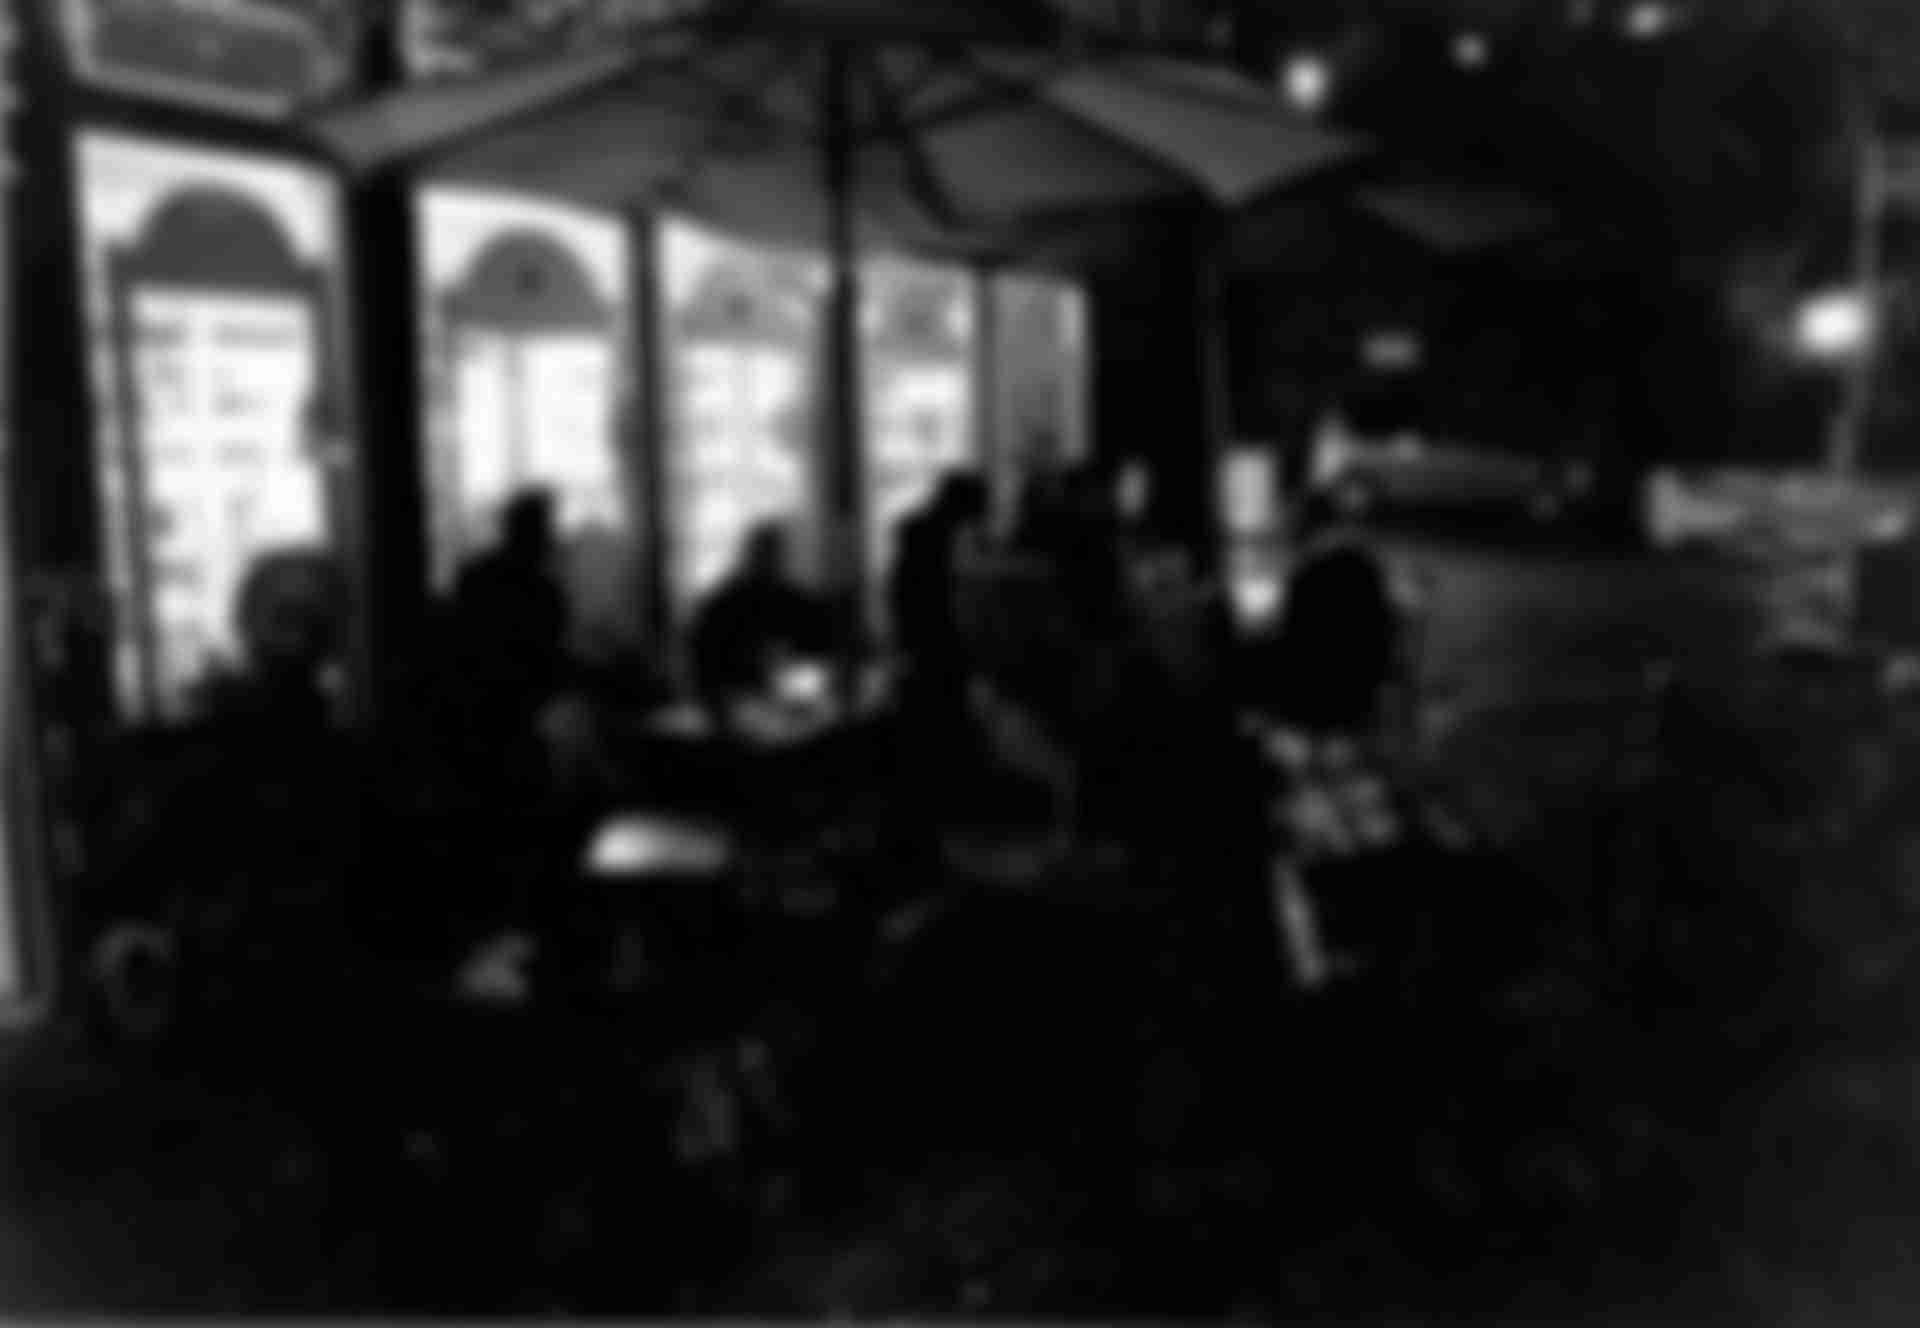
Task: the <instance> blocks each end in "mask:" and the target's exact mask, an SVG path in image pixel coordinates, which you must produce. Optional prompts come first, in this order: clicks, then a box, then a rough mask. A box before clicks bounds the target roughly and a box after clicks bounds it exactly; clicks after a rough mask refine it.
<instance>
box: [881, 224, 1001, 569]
mask: <svg viewBox="0 0 1920 1328" xmlns="http://www.w3.org/2000/svg"><path fill="white" fill-rule="evenodd" d="M862 290H863V292H864V294H865V298H866V303H867V309H866V316H865V318H864V319H863V331H864V334H865V343H866V344H865V346H864V348H863V349H864V351H865V355H866V363H865V366H864V369H865V377H864V378H863V380H862V381H863V383H864V385H865V388H866V393H867V425H866V428H867V436H866V446H867V464H866V467H865V473H866V477H867V500H866V504H865V509H866V521H867V534H866V548H867V558H868V574H869V576H870V578H872V579H871V581H870V582H869V584H871V585H876V586H877V585H879V584H881V583H882V582H883V579H884V577H885V576H886V573H887V569H888V568H890V567H892V565H893V543H894V540H893V536H894V532H895V530H896V528H897V527H898V525H899V523H900V522H901V521H902V520H904V519H905V518H907V517H908V516H911V515H912V514H913V512H914V511H915V510H916V509H917V508H919V507H920V505H921V504H922V503H924V502H925V501H926V500H927V498H928V497H929V496H930V495H931V494H932V492H933V490H934V488H935V487H936V486H937V485H938V484H939V481H940V478H941V476H942V475H944V474H946V473H947V472H948V471H950V470H954V469H960V468H975V467H978V466H980V465H981V464H982V462H983V460H984V458H982V457H981V456H980V449H979V431H978V428H977V426H976V423H975V414H974V412H975V405H976V403H975V401H974V382H975V380H974V371H973V365H974V357H975V354H976V353H977V345H976V340H975V327H974V305H973V283H972V282H971V281H970V280H969V278H968V275H967V273H966V272H965V271H964V270H961V269H952V268H939V267H931V266H925V265H920V264H908V263H898V262H888V263H874V264H872V265H871V267H870V268H869V269H868V271H867V273H866V277H865V281H864V283H863V285H862Z"/></svg>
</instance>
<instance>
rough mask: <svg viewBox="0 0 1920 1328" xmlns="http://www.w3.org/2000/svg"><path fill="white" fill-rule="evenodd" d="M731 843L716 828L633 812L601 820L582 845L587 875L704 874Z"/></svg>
mask: <svg viewBox="0 0 1920 1328" xmlns="http://www.w3.org/2000/svg"><path fill="white" fill-rule="evenodd" d="M733 851H734V848H733V842H732V840H730V839H729V838H728V837H727V836H726V835H725V834H723V833H721V832H720V831H718V830H714V829H711V828H709V827H706V826H702V825H699V824H696V823H694V822H691V821H681V820H677V819H674V818H671V817H665V816H659V815H650V814H646V813H633V814H630V815H626V816H617V817H615V818H614V819H612V820H610V821H607V822H606V823H604V824H602V825H601V827H600V828H599V830H598V831H596V832H595V834H594V836H593V839H592V841H591V842H590V843H589V844H588V845H587V860H586V870H587V873H588V874H589V875H593V876H647V875H656V874H657V875H689V876H693V875H704V874H707V873H710V872H718V871H722V870H724V869H725V868H726V867H727V866H728V864H730V863H731V862H732V861H733Z"/></svg>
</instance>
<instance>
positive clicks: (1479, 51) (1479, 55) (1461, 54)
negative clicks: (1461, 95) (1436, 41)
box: [1453, 32, 1493, 70]
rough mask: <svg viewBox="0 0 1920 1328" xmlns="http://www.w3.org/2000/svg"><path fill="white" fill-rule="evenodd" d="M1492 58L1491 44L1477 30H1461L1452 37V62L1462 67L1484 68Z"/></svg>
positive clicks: (1470, 68)
mask: <svg viewBox="0 0 1920 1328" xmlns="http://www.w3.org/2000/svg"><path fill="white" fill-rule="evenodd" d="M1492 58H1493V48H1492V46H1490V45H1489V44H1488V43H1487V39H1486V38H1485V37H1483V36H1482V35H1481V34H1479V33H1477V32H1463V33H1461V34H1460V35H1459V36H1457V37H1455V38H1454V39H1453V62H1454V63H1455V64H1457V65H1459V66H1460V67H1461V68H1462V69H1469V70H1472V69H1485V68H1486V67H1487V64H1488V62H1489V61H1490V60H1492Z"/></svg>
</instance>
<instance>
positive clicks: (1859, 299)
mask: <svg viewBox="0 0 1920 1328" xmlns="http://www.w3.org/2000/svg"><path fill="white" fill-rule="evenodd" d="M1873 322H1874V320H1873V309H1872V307H1871V306H1870V304H1869V303H1868V301H1867V299H1866V297H1865V296H1863V295H1862V294H1860V292H1858V291H1831V292H1828V293H1827V294H1824V295H1817V296H1815V297H1813V298H1812V299H1810V300H1808V301H1807V302H1806V303H1805V304H1804V305H1802V306H1801V308H1800V318H1799V322H1798V324H1797V326H1796V328H1795V336H1794V339H1795V341H1796V342H1797V343H1798V344H1799V347H1800V349H1801V351H1802V352H1803V353H1805V354H1807V355H1810V356H1813V357H1814V358H1816V359H1823V360H1838V359H1846V358H1848V357H1850V356H1853V355H1857V354H1859V353H1860V352H1861V351H1863V350H1865V349H1866V347H1867V344H1868V343H1869V342H1870V341H1872V339H1873V333H1874V326H1873Z"/></svg>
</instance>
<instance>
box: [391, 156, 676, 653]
mask: <svg viewBox="0 0 1920 1328" xmlns="http://www.w3.org/2000/svg"><path fill="white" fill-rule="evenodd" d="M417 224H418V226H419V229H420V246H419V249H420V254H421V268H422V270H421V281H422V284H423V287H424V296H425V298H424V299H423V300H422V301H421V310H422V332H423V353H424V354H425V356H426V381H427V384H428V392H427V401H428V406H427V422H426V423H427V455H428V468H427V469H428V492H429V499H428V502H429V509H430V517H429V523H430V530H431V553H432V567H433V576H434V582H435V585H436V587H437V588H439V589H441V590H445V589H447V588H448V587H450V586H451V584H452V582H453V579H454V576H455V574H456V572H457V571H458V570H459V567H460V566H461V564H462V563H464V562H465V561H466V560H468V559H470V558H472V557H474V556H476V555H478V554H480V553H483V552H485V551H486V550H487V549H488V548H489V547H491V546H492V545H493V543H494V542H495V540H496V539H497V537H498V534H499V522H500V516H501V513H502V511H503V509H504V507H505V504H506V502H507V500H508V499H509V498H510V497H511V496H513V495H514V494H515V493H517V492H520V491H522V490H525V489H529V488H539V489H545V490H547V491H548V492H550V493H551V494H552V495H553V496H554V498H555V500H556V501H555V509H556V516H557V523H558V526H559V531H560V535H561V538H562V541H563V544H564V545H565V547H566V549H567V551H568V554H569V559H568V570H569V579H570V581H571V582H572V585H571V589H572V592H573V593H572V600H573V606H574V616H575V620H576V628H577V629H578V630H579V631H580V632H582V633H584V634H586V635H587V636H589V637H597V638H599V639H602V640H605V639H608V638H612V639H614V640H617V641H628V640H632V639H634V638H635V637H636V636H637V634H638V632H639V630H640V624H639V613H640V608H641V604H642V599H643V597H642V595H641V592H640V589H639V586H638V578H639V575H640V535H641V523H640V521H639V519H638V512H639V502H638V498H637V479H636V474H637V470H636V466H635V464H634V463H633V461H632V459H631V456H630V451H629V449H628V447H627V446H626V440H625V438H624V428H625V426H624V421H625V420H627V419H628V418H630V417H631V416H630V412H631V411H632V409H633V406H632V393H633V390H634V385H633V379H632V374H631V372H630V369H629V366H630V364H631V357H630V356H629V355H628V354H626V352H625V347H626V346H627V344H628V342H629V326H630V323H631V314H630V312H629V309H628V307H627V306H628V294H627V293H628V290H629V283H630V274H629V267H630V262H629V255H628V251H627V232H626V229H625V227H624V226H623V225H622V224H621V223H620V222H618V221H616V220H614V219H612V218H609V217H606V216H602V215H599V214H595V213H590V212H584V211H581V210H578V209H574V208H568V207H562V206H559V205H556V204H551V203H546V202H542V201H538V200H533V199H527V198H520V197H514V196H511V195H501V194H491V193H476V192H472V191H467V190H456V189H447V188H436V189H430V190H427V191H425V192H424V193H423V194H422V195H421V197H420V199H419V207H418V211H417Z"/></svg>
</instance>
